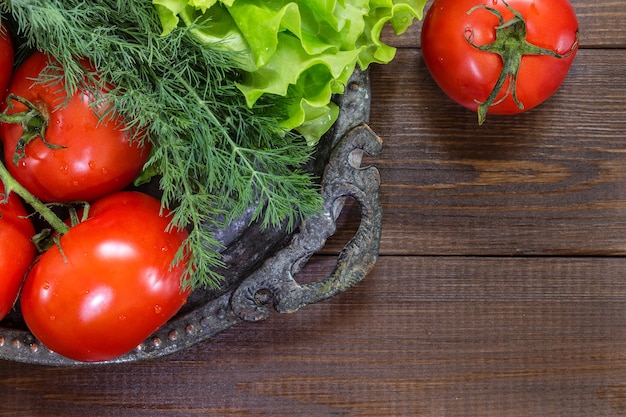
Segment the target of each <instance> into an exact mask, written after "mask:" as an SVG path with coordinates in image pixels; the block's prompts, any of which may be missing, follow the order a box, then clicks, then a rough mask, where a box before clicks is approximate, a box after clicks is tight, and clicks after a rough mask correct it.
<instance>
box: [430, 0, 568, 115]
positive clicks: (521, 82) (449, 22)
mask: <svg viewBox="0 0 626 417" xmlns="http://www.w3.org/2000/svg"><path fill="white" fill-rule="evenodd" d="M506 3H508V4H509V6H511V7H512V8H513V9H515V10H517V11H518V12H520V13H521V15H522V16H523V17H524V19H525V21H526V28H527V38H526V40H527V41H528V42H529V43H531V44H534V45H537V46H539V47H542V48H547V49H550V50H552V51H554V52H557V53H559V54H561V55H566V54H568V52H570V50H571V49H572V46H573V45H575V46H576V48H577V33H578V20H577V18H576V14H575V12H574V10H573V8H572V6H571V5H570V3H569V1H568V0H509V1H507V2H506ZM477 5H484V6H488V7H491V8H494V9H497V10H498V11H499V12H500V13H501V14H502V16H503V18H504V21H505V22H506V21H509V20H510V19H511V18H512V17H513V16H514V15H513V14H512V12H511V11H509V10H507V8H506V7H505V5H504V2H503V1H502V0H435V1H434V3H433V4H432V6H431V7H430V8H429V10H428V12H427V14H426V17H425V18H424V23H423V27H422V34H421V37H422V38H421V44H422V55H423V57H424V62H425V63H426V66H427V67H428V69H429V71H430V73H431V75H432V77H433V79H434V80H435V81H436V82H437V84H438V85H439V86H440V87H441V89H442V90H443V91H444V92H445V93H446V94H447V95H448V96H449V97H450V98H451V99H452V100H454V101H455V102H457V103H459V104H461V105H462V106H464V107H466V108H468V109H470V110H473V111H476V110H477V108H478V103H477V102H481V103H482V102H485V100H486V99H487V97H488V96H489V94H490V92H491V90H492V89H493V87H494V85H495V82H496V80H497V79H498V76H499V75H500V73H501V71H502V68H503V64H502V59H501V58H500V56H498V55H497V54H494V53H491V52H485V51H480V50H478V49H476V48H474V47H472V46H471V45H470V44H469V43H468V41H467V39H466V37H467V36H469V34H470V33H472V36H473V42H474V43H475V44H476V45H487V44H489V43H491V42H493V41H494V40H495V29H494V28H495V26H497V25H498V24H499V20H498V17H497V16H496V15H494V14H492V13H490V12H488V11H487V10H485V9H484V8H482V9H477V10H474V11H473V12H471V13H468V12H469V11H470V10H471V9H472V8H473V7H475V6H477ZM574 57H575V50H574V53H571V54H570V55H569V56H568V57H566V58H555V57H551V56H541V55H524V56H523V57H522V61H521V64H520V68H519V72H518V80H517V97H518V99H519V100H520V101H521V103H522V104H523V106H524V108H523V109H520V108H518V106H517V105H516V104H515V102H514V101H513V99H512V97H511V95H509V96H508V97H506V98H505V99H504V100H503V101H502V102H501V103H499V104H495V105H493V106H491V107H489V110H488V112H489V113H490V114H514V113H519V112H521V111H526V110H529V109H531V108H533V107H536V106H537V105H539V104H541V103H542V102H544V101H545V100H546V99H547V98H549V97H550V96H551V95H552V94H554V92H555V91H556V90H557V89H558V88H559V86H560V85H561V83H562V82H563V80H564V79H565V77H566V75H567V73H568V71H569V69H570V67H571V65H572V63H573V60H574ZM507 86H508V82H507V83H505V85H504V87H503V89H502V90H501V93H500V94H499V95H498V98H496V100H495V102H497V101H498V100H499V99H500V98H501V97H502V96H503V95H504V92H505V91H506V89H507Z"/></svg>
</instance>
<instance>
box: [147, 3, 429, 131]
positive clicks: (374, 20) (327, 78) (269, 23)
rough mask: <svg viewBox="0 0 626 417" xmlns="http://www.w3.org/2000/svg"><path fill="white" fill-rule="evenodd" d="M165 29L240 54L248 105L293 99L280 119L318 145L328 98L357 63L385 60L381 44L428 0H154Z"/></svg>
mask: <svg viewBox="0 0 626 417" xmlns="http://www.w3.org/2000/svg"><path fill="white" fill-rule="evenodd" d="M152 1H153V3H154V4H155V6H156V7H157V10H158V11H159V16H160V18H161V21H162V23H163V28H164V32H165V33H169V31H170V30H174V29H175V28H177V27H178V26H179V25H180V24H181V23H182V24H187V25H191V26H193V28H192V30H191V31H190V33H192V34H193V36H195V37H197V39H198V40H199V41H200V42H204V43H206V44H208V45H212V46H213V47H214V46H215V45H216V43H217V44H218V46H219V47H221V48H223V49H225V50H231V51H237V52H239V53H240V56H239V59H238V61H237V64H238V66H239V67H240V69H241V70H242V74H243V77H242V78H241V80H239V81H238V82H237V86H238V88H239V89H240V90H241V91H242V93H244V94H245V96H246V100H247V102H248V104H249V105H253V104H254V103H256V101H257V100H258V99H259V98H260V97H262V96H266V95H274V94H276V95H280V96H285V97H289V98H290V105H289V107H288V109H287V114H286V116H285V117H284V118H283V119H281V124H282V125H283V126H285V127H286V128H288V129H295V130H297V131H298V132H299V133H301V134H302V135H303V136H304V137H305V138H306V139H307V141H308V142H309V143H316V142H317V141H318V140H319V138H320V136H321V135H322V134H323V133H324V132H325V131H326V130H327V129H328V128H329V127H330V126H331V125H332V124H333V123H334V121H335V120H336V117H337V114H338V110H337V107H336V105H335V104H334V103H333V102H332V101H331V97H332V95H333V94H341V93H343V89H344V87H345V85H346V83H347V81H348V78H349V77H350V76H351V75H352V73H353V71H354V69H355V66H356V65H357V64H358V65H359V67H360V68H361V69H366V68H367V67H368V66H369V65H370V64H371V63H378V64H386V63H388V62H389V61H391V60H392V59H393V57H394V55H395V48H394V47H392V46H390V45H387V44H385V43H384V42H382V41H381V39H380V37H381V33H382V30H383V28H384V27H385V25H386V24H389V25H390V26H391V27H392V28H393V29H394V31H395V33H396V34H401V33H403V32H405V31H406V30H407V29H408V28H409V27H410V26H411V25H412V24H413V22H414V21H415V19H416V18H421V17H422V14H423V9H424V5H425V3H426V0H345V1H337V0H334V1H328V0H263V1H258V0H152Z"/></svg>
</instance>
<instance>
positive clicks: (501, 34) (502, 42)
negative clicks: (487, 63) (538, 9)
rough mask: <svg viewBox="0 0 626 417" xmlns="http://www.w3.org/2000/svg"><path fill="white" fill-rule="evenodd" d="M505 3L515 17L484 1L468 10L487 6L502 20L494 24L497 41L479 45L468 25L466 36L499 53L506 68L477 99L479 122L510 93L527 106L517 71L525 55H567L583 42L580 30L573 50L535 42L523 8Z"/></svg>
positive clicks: (486, 50) (483, 47)
mask: <svg viewBox="0 0 626 417" xmlns="http://www.w3.org/2000/svg"><path fill="white" fill-rule="evenodd" d="M502 3H503V4H504V6H505V7H506V8H507V9H508V10H509V11H510V12H511V13H513V15H514V16H513V18H511V19H510V20H508V21H506V22H505V21H504V18H503V16H502V14H501V13H500V12H499V11H498V10H496V9H494V8H492V7H489V6H485V5H482V4H481V5H477V6H474V7H472V8H471V9H470V10H469V11H468V12H467V14H471V13H473V12H474V11H476V10H478V9H485V10H487V11H488V12H489V13H491V14H493V15H494V16H496V17H497V18H498V20H499V24H498V25H497V26H495V28H494V29H495V31H496V38H495V40H494V41H493V42H491V43H489V44H487V45H476V44H475V43H474V41H473V35H474V32H473V30H472V29H471V28H467V29H466V33H467V34H466V36H465V39H466V40H467V42H468V43H469V44H470V45H471V46H473V47H474V48H476V49H478V50H481V51H485V52H491V53H494V54H498V55H499V56H500V58H501V59H502V64H503V67H502V71H501V72H500V75H499V77H498V79H497V80H496V83H495V85H494V87H493V89H492V90H491V93H490V94H489V96H488V97H487V99H486V100H485V101H484V102H482V103H481V102H479V101H478V100H476V102H477V103H478V104H479V105H478V124H483V122H484V121H485V118H486V117H487V110H488V109H489V107H491V106H493V105H495V104H498V103H500V102H501V101H503V100H504V99H505V98H506V97H508V96H509V95H510V96H511V98H512V99H513V101H514V102H515V104H516V105H517V107H518V108H519V109H520V110H523V109H524V104H523V103H522V102H521V101H520V100H519V99H518V98H517V73H518V71H519V67H520V64H521V62H522V57H523V56H524V55H547V56H551V57H554V58H567V57H569V56H570V55H571V54H573V53H574V51H575V50H576V48H577V47H578V42H579V34H578V30H576V40H575V41H574V43H573V44H572V47H571V48H570V50H569V51H568V52H567V53H565V54H559V53H558V52H555V51H552V50H550V49H547V48H542V47H539V46H537V45H533V44H532V43H530V42H528V41H527V40H526V35H527V33H526V21H525V20H524V17H523V16H522V15H521V13H520V12H518V11H517V10H515V9H514V8H513V7H511V6H509V4H508V3H507V2H506V1H504V0H502ZM507 80H509V85H508V87H507V90H506V92H505V94H504V96H503V97H502V98H501V99H499V100H498V101H497V102H496V97H497V96H498V94H499V93H500V91H501V90H502V88H503V87H504V84H505V83H506V81H507Z"/></svg>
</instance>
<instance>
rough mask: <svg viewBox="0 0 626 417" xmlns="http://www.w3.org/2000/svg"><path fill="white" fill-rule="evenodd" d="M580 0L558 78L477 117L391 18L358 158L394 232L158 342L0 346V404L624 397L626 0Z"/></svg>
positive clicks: (375, 415)
mask: <svg viewBox="0 0 626 417" xmlns="http://www.w3.org/2000/svg"><path fill="white" fill-rule="evenodd" d="M431 3H432V2H431V1H430V2H429V4H431ZM572 4H573V6H574V8H575V9H576V11H577V13H578V16H579V20H580V28H581V34H582V40H581V50H580V51H579V53H578V56H577V58H576V60H575V63H574V67H573V68H572V70H571V72H570V74H569V75H568V78H567V79H566V81H565V83H564V85H563V86H562V88H561V89H560V90H559V91H558V92H557V94H556V95H555V96H554V97H552V98H551V99H550V100H549V101H547V102H546V103H544V104H543V105H541V106H540V107H539V108H537V109H536V110H533V111H530V112H528V113H525V114H522V115H519V116H515V117H489V118H488V120H487V123H486V124H485V125H483V126H482V127H478V126H477V125H476V119H475V116H474V115H473V114H471V113H469V112H467V111H465V110H463V109H461V108H460V107H458V106H456V105H455V104H453V103H452V102H450V101H449V100H448V99H447V98H446V97H445V96H444V95H443V93H441V91H440V90H439V89H438V87H437V86H436V85H435V84H434V82H433V81H432V79H431V78H430V76H429V74H428V72H427V71H426V69H425V67H424V64H423V61H422V59H421V56H420V50H419V30H420V27H421V26H420V24H417V25H415V26H414V27H412V28H411V30H409V32H408V33H406V34H405V35H404V36H402V37H400V38H392V35H391V32H390V31H389V30H386V31H385V39H386V40H388V41H391V42H392V43H393V44H394V45H396V46H398V47H399V49H398V53H397V57H396V60H395V61H394V62H393V63H391V64H389V65H386V66H374V67H373V68H372V70H371V76H372V99H373V102H372V114H371V120H370V125H371V126H372V128H373V129H374V130H375V131H376V133H377V134H379V135H380V136H381V137H382V138H383V140H384V143H385V145H384V150H383V153H382V154H381V155H380V156H379V157H376V158H374V157H366V158H365V160H364V162H365V163H367V164H374V165H376V166H377V167H378V168H379V170H380V173H381V178H382V181H383V183H382V188H381V194H380V197H381V202H382V204H383V211H384V218H383V235H382V239H381V248H380V256H379V260H378V263H377V264H376V267H375V269H374V271H373V272H372V273H371V274H370V275H369V276H368V277H367V278H366V279H365V280H364V281H363V282H361V283H359V284H358V285H357V286H355V287H353V288H351V289H350V290H349V291H347V292H346V293H344V294H341V295H339V296H337V297H335V298H333V299H331V300H328V301H325V302H322V303H319V304H316V305H312V306H308V307H306V308H305V309H303V310H301V311H299V312H297V313H294V314H290V315H280V314H277V313H275V314H273V315H271V317H270V318H269V319H268V320H267V321H265V322H261V323H254V324H253V323H241V324H240V325H238V326H235V327H234V328H232V329H230V330H228V331H226V332H224V333H221V334H219V335H217V336H216V337H214V338H213V339H211V340H208V341H206V342H204V343H201V344H198V345H196V346H194V347H192V348H191V349H188V350H186V351H183V352H180V353H178V354H175V355H172V356H169V357H167V358H163V359H160V360H156V361H151V362H140V363H134V364H126V365H116V366H101V367H78V368H51V367H43V366H32V365H25V364H21V363H15V362H6V361H0V416H7V417H8V416H10V417H52V416H55V417H56V416H64V417H78V416H81V417H82V416H98V417H99V416H120V417H144V416H146V417H147V416H149V417H159V416H167V417H190V416H237V417H239V416H242V417H245V416H279V417H283V416H285V417H291V416H307V417H309V416H310V417H316V416H320V417H321V416H326V417H338V416H344V417H346V416H349V417H383V416H384V417H387V416H391V417H403V416H407V417H414V416H423V417H442V416H444V417H454V416H465V417H478V416H479V417H491V416H493V417H528V416H542V417H543V416H567V417H589V416H594V417H595V416H599V417H603V416H610V417H612V416H623V415H626V313H625V312H626V279H625V278H626V257H625V255H626V160H625V159H626V32H625V31H624V30H623V22H624V21H626V2H624V1H616V0H601V1H597V2H588V1H583V0H573V1H572ZM358 221H359V211H358V208H357V207H356V205H355V204H353V203H348V204H347V206H346V208H345V209H344V211H343V212H342V215H341V217H340V219H339V230H338V232H337V233H336V235H335V236H333V237H332V238H331V239H330V240H329V242H328V243H327V245H326V247H325V248H324V250H323V251H321V253H320V254H319V255H317V256H315V257H314V258H313V259H312V260H311V261H310V262H309V263H308V264H307V266H306V267H305V269H304V271H302V273H301V274H300V275H299V276H298V279H299V280H301V281H303V282H304V281H312V280H316V279H319V278H321V277H323V276H325V275H326V274H327V273H328V272H329V271H330V270H331V269H332V267H333V265H334V261H335V256H336V254H337V253H338V252H339V251H340V250H341V248H342V247H343V245H344V244H345V242H346V241H347V240H348V239H350V238H351V236H352V235H353V234H354V231H355V230H356V227H357V225H358Z"/></svg>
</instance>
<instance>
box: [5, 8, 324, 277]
mask: <svg viewBox="0 0 626 417" xmlns="http://www.w3.org/2000/svg"><path fill="white" fill-rule="evenodd" d="M0 8H1V10H2V12H4V13H7V14H8V15H10V16H11V17H12V18H13V20H14V21H15V22H16V26H17V28H18V31H19V35H20V36H21V37H22V38H23V39H24V40H25V46H26V47H27V48H34V49H37V50H42V51H45V52H46V53H48V54H50V55H51V56H53V57H54V58H55V59H56V61H57V62H58V67H59V68H57V69H58V70H55V69H54V68H51V70H50V71H49V72H48V73H47V75H46V77H53V78H54V77H62V79H63V81H64V82H65V85H66V89H67V90H68V95H71V94H73V93H74V92H75V91H77V90H78V89H84V88H90V89H91V90H93V91H94V92H95V91H97V88H94V85H97V84H98V83H109V84H110V85H112V86H113V88H112V89H111V90H109V91H108V92H107V93H106V94H105V95H104V96H102V97H96V103H95V107H96V108H98V109H103V108H104V109H106V110H105V113H107V112H114V113H116V114H119V115H121V116H122V117H123V118H124V122H125V124H126V125H127V128H128V129H129V131H130V132H131V133H132V134H133V138H134V139H135V140H146V138H147V140H149V141H150V142H151V144H152V153H151V157H150V159H149V161H148V162H147V164H146V167H145V170H144V172H148V173H152V174H154V175H157V176H159V177H160V180H159V187H160V189H161V191H162V197H161V200H162V205H163V206H164V207H167V208H169V209H171V210H172V217H171V221H170V226H171V227H186V228H187V229H188V230H190V234H189V238H188V239H187V240H186V242H185V244H184V246H183V247H182V248H181V250H180V251H179V253H178V254H177V258H176V260H179V259H181V258H182V257H183V256H185V255H189V254H190V256H191V259H190V262H189V267H188V269H187V272H186V274H185V276H184V279H183V283H184V285H186V286H189V287H191V288H195V287H198V286H204V285H208V286H215V285H217V284H218V283H219V282H220V279H221V277H220V276H219V275H218V274H217V273H216V272H214V269H215V267H217V266H220V265H221V259H220V255H219V252H218V248H219V243H218V242H217V241H216V240H215V239H214V237H213V235H212V232H211V231H212V230H214V229H215V228H220V227H224V226H225V225H227V224H228V223H230V222H231V221H232V220H233V219H234V218H237V217H239V216H241V215H242V214H243V213H244V211H245V210H247V209H249V208H250V207H256V209H255V210H256V211H255V214H254V218H253V220H255V221H260V222H262V224H263V225H264V226H277V225H279V224H287V225H288V227H291V228H293V227H294V226H295V225H297V224H298V222H299V220H300V219H301V218H302V217H305V216H308V215H310V214H312V213H314V212H317V211H319V207H320V205H321V197H320V195H319V192H318V191H319V190H317V189H316V187H315V186H314V184H315V182H314V181H312V178H311V175H310V174H309V173H307V172H305V171H303V170H302V169H301V168H300V167H301V166H303V164H304V163H305V162H306V161H307V160H308V159H310V158H311V154H312V149H311V147H309V146H308V145H306V144H305V142H304V141H303V140H302V139H301V138H299V137H298V136H296V135H294V134H291V133H289V132H285V131H284V129H282V128H281V127H280V126H279V122H278V121H279V120H280V118H281V116H283V114H281V112H282V111H283V110H282V109H284V108H285V105H286V103H285V102H284V100H285V99H283V98H280V97H273V96H267V97H264V98H263V100H261V101H259V102H258V103H257V104H256V105H255V107H254V108H249V107H248V106H247V105H246V102H245V98H244V97H243V95H242V94H241V92H240V91H239V90H238V89H237V88H236V85H235V82H236V81H237V79H238V78H239V74H238V72H237V71H236V70H235V69H234V68H236V66H235V64H234V63H235V60H236V58H237V57H236V56H235V54H234V53H232V52H227V51H224V50H221V49H220V48H209V47H207V46H206V45H200V44H198V43H197V42H196V41H195V40H194V38H193V36H189V33H188V31H190V30H193V26H190V27H180V28H177V29H176V30H174V31H173V32H172V33H170V34H168V35H167V36H161V26H160V22H159V19H158V16H157V14H156V11H155V9H154V7H153V6H152V2H151V1H149V0H122V1H115V0H104V1H98V2H89V1H79V0H46V1H43V0H41V1H40V0H12V1H3V2H1V3H0ZM77 58H86V59H87V60H89V61H90V62H91V63H92V64H93V66H94V67H95V68H97V74H94V73H92V72H90V70H88V69H86V68H85V66H83V65H81V63H80V61H79V60H78V59H77ZM61 69H62V71H61ZM105 103H106V105H103V104H105ZM103 116H106V114H104V115H103Z"/></svg>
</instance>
